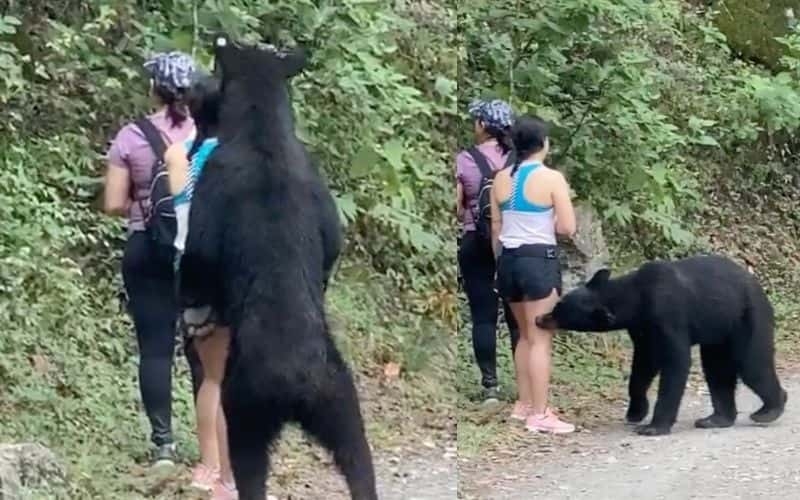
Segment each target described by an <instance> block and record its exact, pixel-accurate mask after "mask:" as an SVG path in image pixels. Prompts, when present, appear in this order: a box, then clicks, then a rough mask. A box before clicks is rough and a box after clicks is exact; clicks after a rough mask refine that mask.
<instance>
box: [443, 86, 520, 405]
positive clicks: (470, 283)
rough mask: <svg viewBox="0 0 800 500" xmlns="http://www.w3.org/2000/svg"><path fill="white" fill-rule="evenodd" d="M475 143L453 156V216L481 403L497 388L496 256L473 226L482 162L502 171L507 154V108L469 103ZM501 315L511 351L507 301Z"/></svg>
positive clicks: (514, 332)
mask: <svg viewBox="0 0 800 500" xmlns="http://www.w3.org/2000/svg"><path fill="white" fill-rule="evenodd" d="M469 114H470V117H471V118H472V121H473V126H474V134H475V136H474V137H475V146H474V147H473V148H470V149H469V150H465V151H461V152H460V153H458V155H457V156H456V197H457V202H456V206H457V215H458V219H459V222H460V223H461V238H460V241H459V245H458V264H459V268H460V271H461V276H462V279H463V284H464V289H465V291H466V294H467V301H468V302H469V309H470V316H471V320H472V346H473V350H474V352H475V359H476V361H477V364H478V368H479V369H480V372H481V383H482V386H483V393H484V395H483V397H484V401H485V402H496V401H497V399H498V390H497V362H496V349H497V313H498V296H497V292H496V291H495V289H494V277H495V259H494V256H493V252H492V247H491V239H490V238H486V237H484V236H483V235H482V234H480V233H479V231H478V230H477V226H476V214H477V209H478V197H479V192H480V188H481V181H482V179H483V178H484V175H483V173H482V170H481V166H480V165H479V163H478V162H481V163H482V164H483V165H484V166H487V165H488V167H489V168H490V169H491V170H492V172H497V171H499V170H501V169H503V168H504V167H505V166H506V165H507V163H508V161H509V153H510V152H511V145H510V140H509V138H508V132H509V128H510V127H511V125H512V123H513V113H512V111H511V107H510V106H509V105H508V104H507V103H505V102H504V101H501V100H492V101H481V100H477V101H474V102H472V103H471V104H470V106H469ZM503 307H504V311H505V314H504V316H505V318H506V322H507V324H508V328H509V331H510V333H511V350H512V352H514V350H515V349H516V344H517V340H518V339H519V329H518V327H517V324H516V322H515V321H514V317H513V315H512V314H511V311H510V310H509V309H508V306H507V304H505V303H503Z"/></svg>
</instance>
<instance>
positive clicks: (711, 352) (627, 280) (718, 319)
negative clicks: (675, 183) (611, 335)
mask: <svg viewBox="0 0 800 500" xmlns="http://www.w3.org/2000/svg"><path fill="white" fill-rule="evenodd" d="M536 323H537V325H539V326H540V327H541V328H548V329H556V328H559V329H565V330H573V331H583V332H607V331H612V330H622V329H627V330H628V333H629V335H630V338H631V340H632V341H633V366H632V367H631V377H630V381H629V386H628V390H629V396H630V402H629V406H628V412H627V416H626V417H627V420H628V422H630V423H639V422H641V421H642V420H643V419H644V418H645V417H646V416H647V413H648V410H649V402H648V400H647V390H648V389H649V387H650V384H651V383H652V382H653V379H654V378H655V376H656V375H657V374H659V373H660V382H659V385H658V397H657V399H656V405H655V408H654V410H653V418H652V420H651V422H650V424H648V425H641V426H639V427H638V428H637V432H638V433H639V434H642V435H648V436H656V435H662V434H668V433H669V432H670V430H671V428H672V425H673V424H674V423H675V419H676V418H677V415H678V408H679V406H680V402H681V398H682V397H683V392H684V389H685V387H686V381H687V379H688V376H689V368H690V364H691V352H690V351H691V347H692V346H693V345H695V344H699V345H700V355H701V359H702V366H703V373H704V374H705V378H706V382H707V384H708V388H709V391H710V393H711V403H712V405H713V408H714V412H713V413H712V414H711V415H710V416H708V417H706V418H701V419H699V420H697V421H696V422H695V426H696V427H700V428H712V427H730V426H732V425H733V423H734V421H735V420H736V401H735V396H734V393H735V390H736V384H737V381H738V379H739V378H740V377H741V379H742V382H744V383H745V384H746V385H747V386H748V387H750V388H751V389H752V390H753V392H755V393H756V394H757V395H758V396H759V397H760V398H761V400H762V402H763V406H762V407H761V409H759V410H758V411H756V412H755V413H753V414H752V415H750V418H751V419H752V420H753V421H754V422H758V423H769V422H773V421H775V420H776V419H778V417H780V416H781V414H782V413H783V410H784V406H785V404H786V399H787V394H786V391H784V390H783V389H782V388H781V386H780V383H779V382H778V376H777V373H776V372H775V345H774V333H773V330H774V326H775V320H774V313H773V310H772V305H771V304H770V302H769V300H768V299H767V296H766V294H765V293H764V290H763V289H762V288H761V285H760V284H759V283H758V281H757V280H756V278H755V277H754V276H753V275H751V274H750V273H748V272H747V271H746V270H745V269H743V268H742V267H741V266H739V265H738V264H736V263H735V262H733V261H732V260H729V259H727V258H725V257H722V256H717V255H701V256H695V257H689V258H685V259H681V260H677V261H652V262H647V263H645V264H644V265H642V266H641V267H640V268H639V269H637V270H635V271H633V272H631V273H629V274H626V275H624V276H621V277H618V278H614V279H612V278H610V272H609V271H608V270H606V269H603V270H600V271H598V272H597V273H595V275H594V276H593V277H592V278H591V279H590V280H589V281H588V282H587V283H586V284H585V285H583V286H581V287H578V288H576V289H575V290H572V291H571V292H569V293H567V294H566V295H565V296H564V297H563V298H562V299H561V300H560V301H559V302H558V303H557V304H556V306H555V307H554V309H553V311H552V312H551V313H549V314H546V315H543V316H540V317H538V318H537V319H536Z"/></svg>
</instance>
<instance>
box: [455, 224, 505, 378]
mask: <svg viewBox="0 0 800 500" xmlns="http://www.w3.org/2000/svg"><path fill="white" fill-rule="evenodd" d="M481 243H482V242H481V240H480V239H479V237H478V235H477V234H475V233H474V232H469V233H466V234H465V235H464V237H463V239H462V241H461V247H460V248H459V252H458V264H459V266H460V268H461V275H462V278H463V280H464V290H465V292H466V295H467V301H468V302H469V310H470V317H471V320H472V347H473V350H474V352H475V361H476V362H477V364H478V368H479V369H480V371H481V385H483V387H484V388H485V389H494V388H495V387H497V360H496V350H497V313H498V303H497V301H498V297H497V294H496V293H495V291H494V283H493V281H494V272H495V270H494V260H493V257H492V255H491V247H489V246H488V245H481ZM484 247H485V248H484Z"/></svg>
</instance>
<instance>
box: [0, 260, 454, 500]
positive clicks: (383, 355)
mask: <svg viewBox="0 0 800 500" xmlns="http://www.w3.org/2000/svg"><path fill="white" fill-rule="evenodd" d="M104 293H105V292H104ZM398 298H399V297H397V295H396V294H395V293H390V292H389V287H388V286H387V285H384V284H383V283H382V282H381V280H380V279H375V277H374V276H365V275H364V272H363V270H358V271H357V270H355V268H353V267H346V266H343V269H342V270H341V271H340V273H339V275H338V276H337V280H336V281H335V282H334V283H333V284H332V285H331V288H330V291H329V295H328V307H329V312H330V315H331V318H332V321H331V322H332V325H333V329H334V335H335V336H336V339H337V343H338V345H339V346H340V348H341V350H342V352H343V354H344V355H345V357H346V358H347V359H348V361H349V362H350V363H351V367H352V368H353V372H354V375H355V377H356V379H357V383H358V386H359V392H360V394H361V398H362V410H363V413H364V415H365V424H366V427H367V432H368V435H369V439H370V441H371V444H372V446H373V449H375V450H377V451H376V453H380V451H381V450H386V449H389V448H392V447H395V446H398V445H399V444H403V443H405V442H406V441H407V436H408V435H411V434H414V435H420V434H423V435H441V436H446V435H447V434H448V433H450V434H452V433H454V431H453V430H452V429H451V427H452V426H451V422H452V420H453V418H452V412H450V411H449V410H448V409H452V408H453V406H454V400H455V391H454V390H453V387H454V385H453V382H452V377H453V373H452V370H449V369H448V367H449V366H452V364H453V358H454V349H453V348H452V345H451V343H449V342H448V338H452V337H450V336H448V335H446V334H443V333H442V330H443V329H444V327H443V326H442V325H441V324H440V323H438V322H436V321H434V320H432V319H431V318H430V317H425V316H422V315H420V314H417V313H415V312H413V311H412V310H404V309H400V308H398V307H397V306H396V305H395V304H399V305H403V304H404V302H403V299H404V298H400V299H401V300H399V301H398V300H397V299H398ZM412 300H413V299H412V298H409V299H408V301H409V302H410V301H412ZM108 311H114V308H109V310H108ZM111 314H112V312H109V315H111ZM113 315H114V317H113V318H112V319H113V325H114V327H113V328H110V330H111V331H112V333H113V335H114V337H109V336H108V333H106V332H93V333H94V334H95V336H96V338H98V344H97V345H95V349H94V350H92V351H86V350H84V349H83V348H81V349H77V348H76V349H75V350H70V349H68V348H65V347H64V346H66V345H70V344H71V343H72V342H70V339H69V338H67V337H65V336H59V335H52V334H50V335H48V334H46V333H45V334H43V335H42V336H41V338H37V339H35V341H34V342H35V343H36V344H38V345H39V347H37V348H36V350H37V351H39V352H41V353H42V354H40V355H37V356H38V357H34V358H32V363H31V364H32V367H29V368H25V369H26V370H29V372H30V374H31V375H32V376H30V377H27V378H26V380H27V383H26V384H25V385H12V386H10V387H5V388H3V389H2V390H1V391H0V420H2V421H3V423H4V425H3V426H2V428H0V442H30V441H34V442H39V443H42V444H44V445H45V446H48V447H50V448H51V449H53V450H54V451H55V452H56V454H57V455H58V456H60V457H61V458H62V459H64V461H65V463H66V465H67V467H68V476H69V477H68V488H67V489H64V490H62V491H55V492H54V491H50V492H38V493H32V494H31V496H30V498H70V499H83V498H118V499H140V498H191V497H187V496H186V494H187V493H186V492H185V491H184V490H183V486H184V485H185V484H186V481H187V476H186V474H187V469H186V467H181V468H179V469H178V470H177V471H173V472H172V473H169V474H166V475H164V476H159V475H154V474H153V473H152V472H151V471H149V470H148V469H146V468H145V467H144V466H143V464H144V462H145V457H146V455H147V451H148V441H147V435H148V432H149V427H148V424H147V421H146V418H145V416H144V412H143V411H142V409H141V407H140V404H139V401H140V397H139V393H138V384H137V380H136V363H137V356H136V350H135V344H134V340H133V339H134V337H133V334H132V332H131V331H130V324H129V323H128V321H127V319H126V318H125V317H124V316H122V315H121V314H120V313H119V312H118V311H114V312H113ZM109 352H110V353H114V355H109ZM21 359H22V358H21ZM390 361H391V362H395V363H398V364H399V365H400V366H401V374H400V377H399V378H397V379H394V380H387V379H386V378H385V377H384V375H383V367H384V363H387V362H390ZM23 368H24V367H23ZM0 372H2V370H0ZM0 375H2V373H0ZM173 377H174V378H173V384H174V391H173V393H174V402H173V413H174V415H173V428H174V430H175V433H176V439H177V442H178V443H179V454H180V456H181V459H182V461H183V463H184V465H188V464H190V463H192V462H193V461H194V460H196V457H197V446H196V441H195V438H194V432H193V422H194V419H193V414H194V412H193V408H192V398H191V392H190V391H191V387H190V382H189V375H188V367H187V366H186V362H185V359H184V358H183V357H182V356H179V357H178V363H177V365H176V367H175V371H174V375H173ZM22 379H23V377H21V376H18V377H17V378H16V380H22ZM11 380H15V379H14V378H12V379H11ZM278 453H279V455H280V459H279V460H278V461H277V471H276V474H275V476H274V477H273V479H272V481H273V482H274V483H276V484H283V485H285V486H284V487H285V488H288V489H291V487H292V483H294V482H297V481H299V478H300V477H314V472H313V471H314V470H317V469H318V468H319V464H320V463H326V462H327V461H328V459H327V457H326V454H325V453H324V452H323V451H322V449H321V448H318V447H317V446H315V445H311V444H310V443H309V442H307V441H306V440H305V439H304V438H303V437H302V435H301V433H300V432H298V431H297V430H296V429H289V431H288V432H287V433H286V435H285V439H284V440H283V441H282V443H281V445H280V448H279V451H278ZM309 471H311V472H309Z"/></svg>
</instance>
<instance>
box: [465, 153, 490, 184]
mask: <svg viewBox="0 0 800 500" xmlns="http://www.w3.org/2000/svg"><path fill="white" fill-rule="evenodd" d="M467 153H469V155H470V156H472V158H473V159H474V160H475V163H476V164H477V165H478V169H479V170H480V171H481V175H482V176H484V177H485V178H487V179H492V178H494V170H492V167H490V166H489V161H488V160H487V159H486V156H485V155H484V154H483V153H481V151H480V150H479V149H478V148H476V147H474V146H473V147H471V148H469V149H468V150H467Z"/></svg>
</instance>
